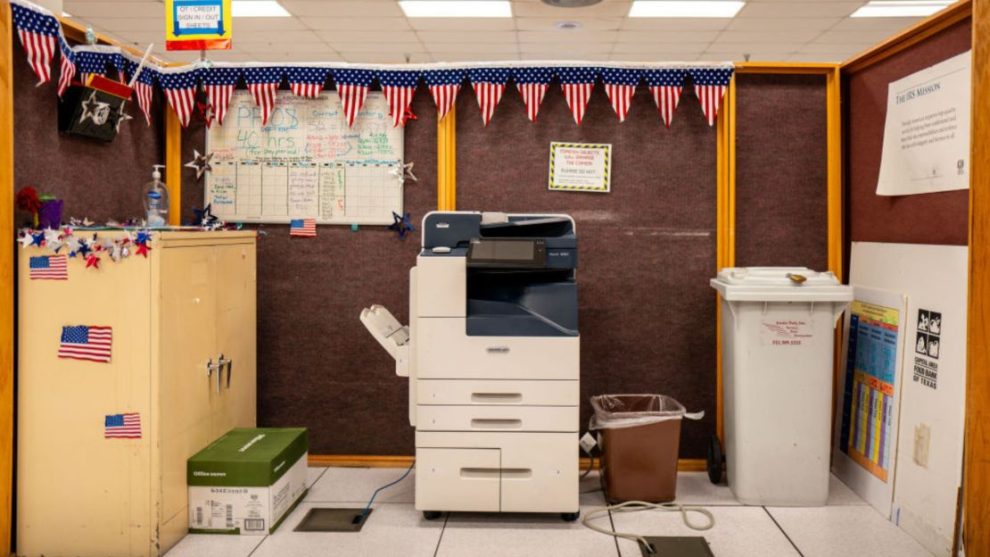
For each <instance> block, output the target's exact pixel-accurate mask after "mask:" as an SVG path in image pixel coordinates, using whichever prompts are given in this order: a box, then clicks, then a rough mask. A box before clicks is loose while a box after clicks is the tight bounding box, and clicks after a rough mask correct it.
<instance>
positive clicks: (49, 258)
mask: <svg viewBox="0 0 990 557" xmlns="http://www.w3.org/2000/svg"><path fill="white" fill-rule="evenodd" d="M28 276H29V277H30V278H31V280H37V279H43V280H68V278H69V270H68V263H67V259H66V258H65V256H64V255H39V256H36V257H32V258H31V259H30V260H29V261H28Z"/></svg>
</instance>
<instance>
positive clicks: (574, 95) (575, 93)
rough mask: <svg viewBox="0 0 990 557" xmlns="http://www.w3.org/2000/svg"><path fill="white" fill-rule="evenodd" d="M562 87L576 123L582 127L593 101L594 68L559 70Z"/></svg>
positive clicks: (558, 75)
mask: <svg viewBox="0 0 990 557" xmlns="http://www.w3.org/2000/svg"><path fill="white" fill-rule="evenodd" d="M557 77H559V78H560V87H561V89H563V91H564V99H566V100H567V106H569V107H570V108H571V115H572V116H574V121H575V122H576V123H577V124H578V125H579V126H580V125H581V120H584V111H585V109H586V108H587V107H588V101H589V100H590V99H591V91H592V89H594V87H595V70H594V68H557Z"/></svg>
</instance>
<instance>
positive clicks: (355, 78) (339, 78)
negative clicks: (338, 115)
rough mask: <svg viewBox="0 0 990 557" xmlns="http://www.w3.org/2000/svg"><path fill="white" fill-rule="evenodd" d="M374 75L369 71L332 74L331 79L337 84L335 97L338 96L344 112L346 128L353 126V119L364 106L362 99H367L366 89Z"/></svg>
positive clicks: (337, 71) (343, 71)
mask: <svg viewBox="0 0 990 557" xmlns="http://www.w3.org/2000/svg"><path fill="white" fill-rule="evenodd" d="M374 78H375V75H374V73H372V72H371V70H336V71H334V72H333V79H334V81H335V82H336V83H337V95H338V96H340V104H341V107H342V108H343V110H344V118H345V119H346V120H347V126H348V127H351V126H353V125H354V119H355V118H357V115H358V112H361V107H362V106H364V99H366V98H367V97H368V88H369V87H370V86H371V82H372V81H373V80H374Z"/></svg>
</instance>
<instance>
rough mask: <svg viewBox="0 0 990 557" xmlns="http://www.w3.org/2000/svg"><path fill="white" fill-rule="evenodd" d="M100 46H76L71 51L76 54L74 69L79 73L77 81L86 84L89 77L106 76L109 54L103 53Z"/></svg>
mask: <svg viewBox="0 0 990 557" xmlns="http://www.w3.org/2000/svg"><path fill="white" fill-rule="evenodd" d="M103 48H105V47H102V46H77V47H75V48H74V49H72V50H73V51H74V52H75V54H76V69H77V70H78V71H79V81H81V82H83V83H86V82H87V81H89V76H90V75H92V74H96V75H102V76H106V75H107V64H108V63H109V62H110V53H108V52H105V51H104V50H103Z"/></svg>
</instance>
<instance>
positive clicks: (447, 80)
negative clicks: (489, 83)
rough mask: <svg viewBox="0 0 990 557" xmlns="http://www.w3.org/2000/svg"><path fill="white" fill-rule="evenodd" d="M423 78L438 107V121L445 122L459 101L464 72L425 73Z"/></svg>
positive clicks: (438, 71)
mask: <svg viewBox="0 0 990 557" xmlns="http://www.w3.org/2000/svg"><path fill="white" fill-rule="evenodd" d="M423 78H424V79H425V80H426V85H427V86H428V87H429V88H430V95H431V96H432V97H433V102H434V103H436V105H437V120H443V117H444V116H446V115H447V113H448V112H450V109H451V107H453V106H454V102H455V101H457V93H458V92H460V90H461V82H462V81H464V70H430V71H426V72H423Z"/></svg>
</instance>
